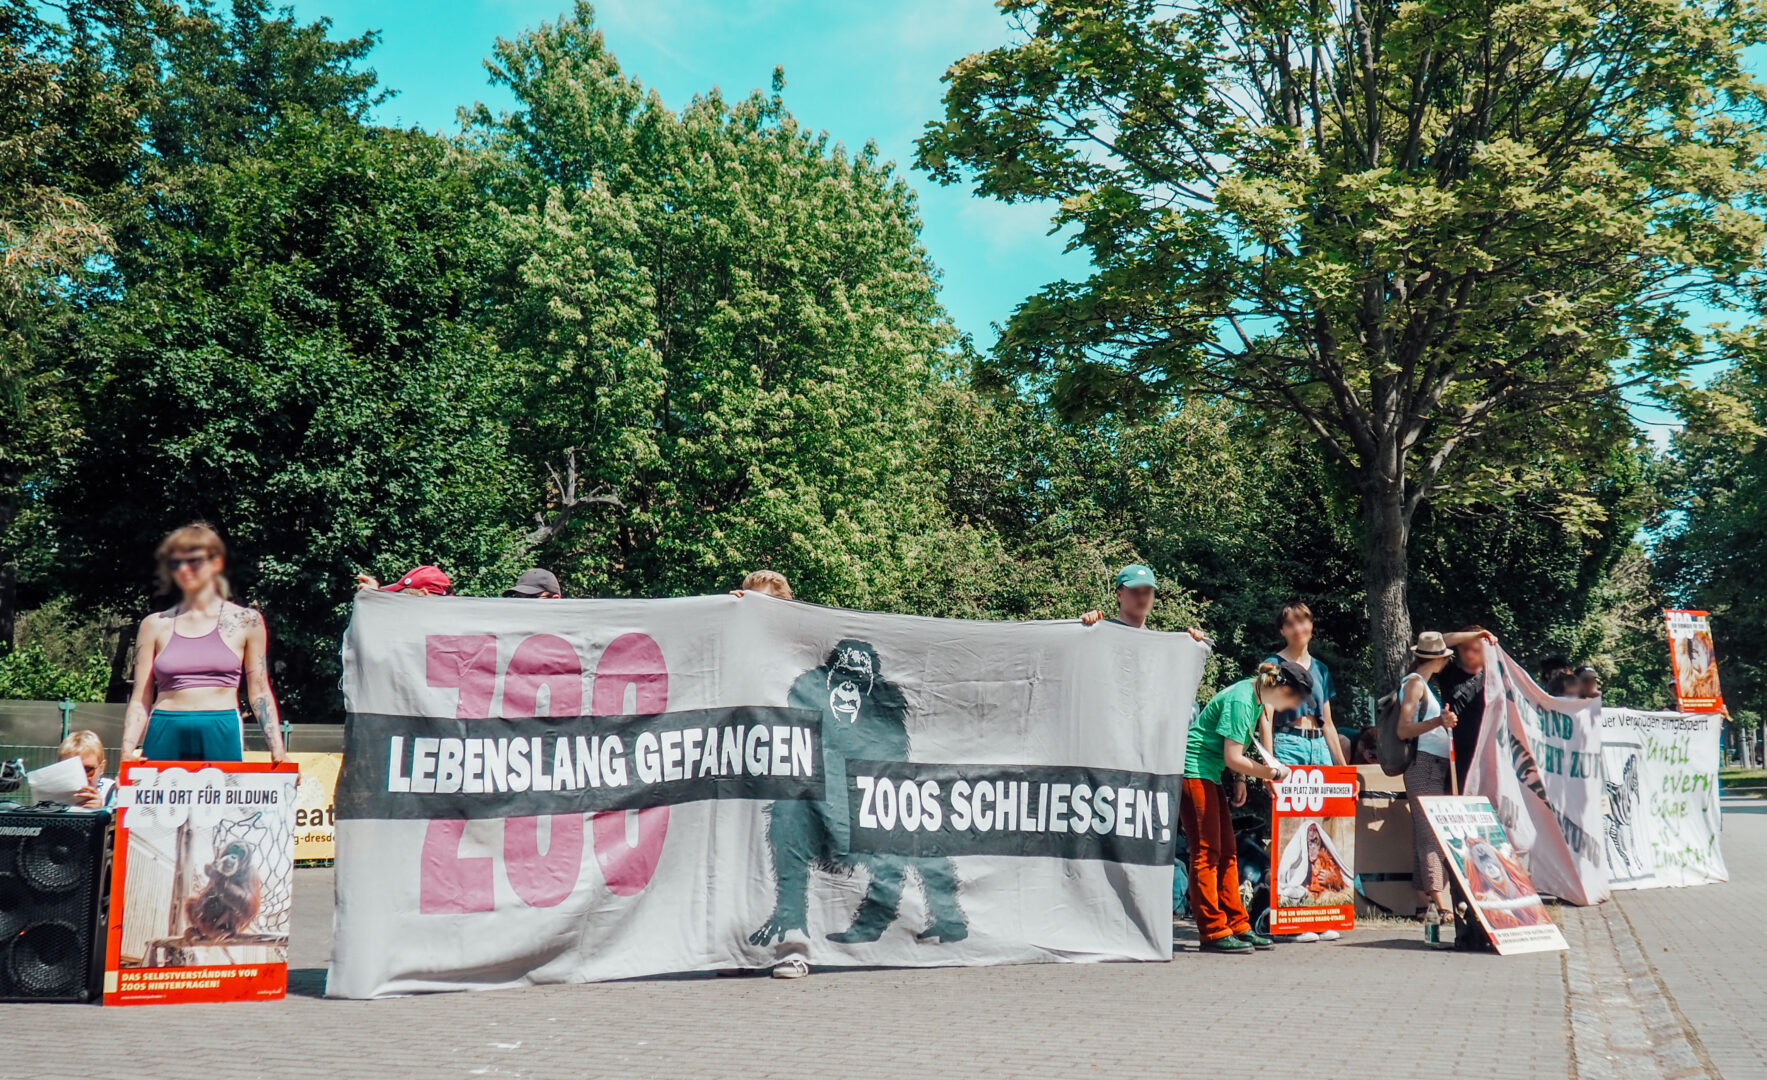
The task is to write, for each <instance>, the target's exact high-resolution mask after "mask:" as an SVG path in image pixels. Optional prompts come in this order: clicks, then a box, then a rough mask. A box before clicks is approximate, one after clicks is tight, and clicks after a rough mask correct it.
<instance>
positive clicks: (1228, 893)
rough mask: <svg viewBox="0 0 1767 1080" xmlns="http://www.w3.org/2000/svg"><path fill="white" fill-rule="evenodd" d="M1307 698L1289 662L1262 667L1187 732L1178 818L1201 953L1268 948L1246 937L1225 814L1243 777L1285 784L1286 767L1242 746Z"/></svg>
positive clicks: (1247, 923) (1307, 685) (1303, 680)
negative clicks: (1269, 718) (1272, 717)
mask: <svg viewBox="0 0 1767 1080" xmlns="http://www.w3.org/2000/svg"><path fill="white" fill-rule="evenodd" d="M1312 692H1313V679H1312V676H1311V675H1309V674H1308V673H1307V669H1306V668H1304V667H1302V666H1301V665H1299V664H1297V663H1295V662H1294V661H1292V660H1281V661H1279V662H1277V663H1266V664H1262V665H1260V666H1259V667H1258V673H1257V674H1256V675H1253V676H1252V677H1251V678H1249V679H1241V680H1240V681H1239V682H1236V683H1234V684H1233V685H1232V686H1229V687H1228V688H1227V689H1225V690H1223V691H1221V692H1220V693H1219V694H1216V695H1215V696H1214V697H1212V698H1210V699H1209V703H1208V704H1207V705H1204V706H1203V710H1202V712H1201V713H1200V714H1199V715H1198V716H1197V718H1196V719H1195V720H1194V721H1193V722H1192V723H1191V725H1190V739H1189V741H1188V743H1187V744H1186V747H1185V754H1184V789H1183V793H1182V801H1181V802H1180V804H1179V813H1178V817H1179V821H1180V823H1181V824H1182V825H1183V826H1184V840H1185V843H1186V845H1187V846H1188V847H1189V849H1190V913H1191V915H1192V917H1194V918H1195V919H1196V931H1197V936H1198V937H1199V938H1200V939H1201V940H1202V947H1203V949H1204V950H1206V951H1209V952H1249V951H1251V950H1252V949H1254V948H1257V949H1268V948H1270V947H1271V945H1272V942H1271V940H1270V939H1269V938H1267V937H1265V936H1264V935H1262V934H1258V933H1254V932H1253V931H1252V920H1251V917H1250V916H1248V915H1247V914H1246V910H1245V904H1244V903H1243V902H1242V901H1241V900H1240V896H1239V854H1238V845H1239V841H1238V838H1237V837H1236V836H1234V833H1233V809H1232V808H1233V807H1234V806H1241V805H1244V803H1245V779H1244V778H1245V777H1247V776H1256V777H1258V778H1260V779H1263V780H1270V781H1274V782H1276V783H1281V782H1282V781H1283V780H1284V779H1285V778H1286V777H1287V776H1288V766H1286V765H1283V764H1281V763H1279V762H1274V761H1273V762H1270V763H1268V764H1262V763H1259V762H1256V761H1253V760H1252V759H1251V758H1249V757H1247V756H1246V752H1245V748H1246V744H1247V743H1248V742H1251V741H1252V740H1253V738H1254V736H1255V734H1256V732H1257V730H1258V723H1259V721H1260V720H1261V719H1262V718H1263V717H1265V716H1266V715H1268V714H1269V713H1270V712H1271V711H1272V710H1279V709H1293V708H1294V707H1295V706H1297V705H1299V704H1300V703H1301V702H1302V700H1304V699H1305V698H1306V697H1307V696H1308V695H1310V694H1311V693H1312ZM1223 780H1226V781H1227V786H1223V783H1222V781H1223ZM1229 788H1231V794H1230V793H1229V790H1228V789H1229ZM1230 804H1231V805H1230Z"/></svg>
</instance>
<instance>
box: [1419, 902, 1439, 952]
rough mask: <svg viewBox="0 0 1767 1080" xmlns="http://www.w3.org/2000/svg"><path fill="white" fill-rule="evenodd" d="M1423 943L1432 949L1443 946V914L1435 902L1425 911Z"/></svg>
mask: <svg viewBox="0 0 1767 1080" xmlns="http://www.w3.org/2000/svg"><path fill="white" fill-rule="evenodd" d="M1423 943H1424V944H1425V945H1428V946H1429V947H1430V948H1432V949H1439V948H1441V947H1442V914H1441V912H1439V911H1437V910H1436V905H1434V904H1431V905H1430V906H1429V907H1428V908H1427V909H1426V910H1425V911H1424V913H1423Z"/></svg>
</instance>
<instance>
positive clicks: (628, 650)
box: [590, 634, 669, 896]
mask: <svg viewBox="0 0 1767 1080" xmlns="http://www.w3.org/2000/svg"><path fill="white" fill-rule="evenodd" d="M628 686H631V687H633V688H634V694H633V697H634V699H635V701H636V704H635V705H634V706H633V709H632V711H633V712H634V713H660V712H663V711H665V710H666V709H667V708H668V707H669V668H668V665H667V664H665V663H664V662H663V650H662V649H661V648H659V647H658V646H657V643H656V642H654V641H652V640H651V639H650V638H649V637H647V636H646V635H644V634H623V635H621V636H620V637H617V638H615V639H614V640H613V641H612V642H611V643H609V645H608V647H607V651H606V652H604V653H602V654H601V663H599V664H597V665H596V667H595V691H594V694H595V696H594V698H593V702H592V706H591V708H592V711H593V712H594V714H595V715H596V716H619V715H621V714H622V713H624V712H625V711H626V687H628ZM627 814H636V815H637V817H638V830H637V831H638V842H637V843H636V844H628V843H627V842H626V815H627ZM590 820H591V822H592V827H593V828H594V830H595V861H596V862H598V863H600V864H601V876H602V877H603V878H605V879H606V880H607V887H608V888H609V889H612V890H613V892H614V895H615V896H636V895H637V894H638V893H640V892H642V891H644V887H645V886H646V885H648V884H650V878H651V875H652V874H654V873H656V864H657V861H658V860H659V859H661V858H662V857H663V837H665V836H667V835H668V834H669V808H668V807H666V806H652V807H648V808H646V809H644V810H636V811H634V810H616V811H613V812H611V813H606V814H591V815H590Z"/></svg>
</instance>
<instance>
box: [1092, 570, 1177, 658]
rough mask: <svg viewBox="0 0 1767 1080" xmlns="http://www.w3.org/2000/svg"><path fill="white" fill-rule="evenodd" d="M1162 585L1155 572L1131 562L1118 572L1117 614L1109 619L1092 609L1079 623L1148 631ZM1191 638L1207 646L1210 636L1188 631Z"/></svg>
mask: <svg viewBox="0 0 1767 1080" xmlns="http://www.w3.org/2000/svg"><path fill="white" fill-rule="evenodd" d="M1158 590H1159V583H1158V582H1157V581H1155V580H1154V576H1153V570H1152V569H1151V568H1149V567H1147V566H1145V565H1143V564H1141V563H1130V564H1129V565H1128V566H1125V567H1123V568H1122V569H1121V570H1118V571H1117V613H1116V614H1115V615H1114V616H1112V617H1111V618H1109V619H1106V618H1105V617H1104V612H1102V611H1098V610H1093V611H1088V612H1087V613H1086V614H1084V615H1082V616H1080V622H1082V623H1084V624H1085V625H1087V626H1095V625H1097V624H1098V623H1100V622H1112V623H1116V624H1117V625H1118V626H1129V627H1134V628H1135V629H1137V630H1145V629H1146V628H1147V616H1148V614H1149V613H1150V612H1152V611H1153V602H1154V598H1155V596H1156V595H1157V594H1158ZM1187 632H1188V633H1189V634H1190V636H1191V637H1193V638H1195V639H1196V640H1198V641H1201V642H1204V643H1207V642H1208V640H1209V638H1208V635H1207V634H1205V633H1203V632H1202V630H1200V629H1199V628H1197V627H1194V626H1193V627H1191V628H1190V629H1189V630H1188V631H1187Z"/></svg>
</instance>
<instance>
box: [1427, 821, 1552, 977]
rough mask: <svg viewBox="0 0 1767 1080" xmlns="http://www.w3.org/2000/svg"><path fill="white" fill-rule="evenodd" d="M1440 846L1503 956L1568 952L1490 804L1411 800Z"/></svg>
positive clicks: (1450, 868)
mask: <svg viewBox="0 0 1767 1080" xmlns="http://www.w3.org/2000/svg"><path fill="white" fill-rule="evenodd" d="M1412 803H1413V805H1414V812H1421V813H1422V814H1423V815H1424V817H1425V818H1426V819H1427V820H1428V821H1429V823H1430V829H1431V831H1432V832H1434V833H1435V835H1436V842H1437V843H1439V844H1441V845H1442V853H1443V855H1445V856H1446V857H1447V860H1448V869H1449V870H1450V871H1452V872H1453V874H1454V877H1455V880H1457V881H1459V882H1460V887H1461V889H1462V890H1463V891H1464V892H1465V895H1466V896H1467V898H1468V899H1469V900H1470V901H1471V903H1472V908H1473V911H1475V912H1476V913H1477V914H1478V917H1479V922H1480V923H1482V924H1483V925H1484V927H1485V932H1486V933H1487V934H1489V935H1490V936H1491V943H1492V944H1493V945H1494V946H1495V947H1496V949H1497V952H1498V953H1499V954H1500V955H1503V956H1508V955H1510V954H1512V953H1529V952H1551V951H1553V950H1557V949H1563V948H1564V947H1565V939H1564V935H1563V934H1561V933H1559V930H1558V927H1557V925H1555V924H1554V923H1553V921H1552V916H1551V915H1548V914H1547V913H1546V905H1544V904H1542V903H1541V902H1540V894H1539V893H1537V892H1535V891H1534V883H1533V881H1532V880H1530V879H1529V877H1528V872H1527V871H1526V870H1524V869H1522V863H1521V857H1520V856H1519V855H1517V854H1516V850H1515V846H1514V845H1513V844H1511V843H1510V842H1509V836H1508V834H1507V833H1505V832H1504V831H1503V823H1502V822H1501V821H1498V820H1497V812H1496V811H1495V810H1494V809H1492V807H1491V800H1489V799H1487V798H1485V797H1483V796H1474V795H1427V796H1423V797H1421V798H1416V799H1413V800H1412Z"/></svg>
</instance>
